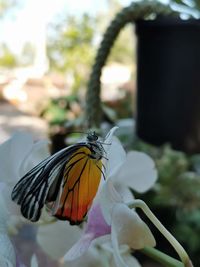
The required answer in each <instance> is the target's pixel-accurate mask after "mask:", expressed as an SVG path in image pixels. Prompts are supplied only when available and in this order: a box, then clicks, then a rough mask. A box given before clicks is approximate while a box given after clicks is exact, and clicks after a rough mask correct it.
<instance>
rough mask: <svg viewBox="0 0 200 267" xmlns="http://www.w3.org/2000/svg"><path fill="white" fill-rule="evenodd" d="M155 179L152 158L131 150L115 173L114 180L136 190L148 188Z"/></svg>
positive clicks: (155, 172)
mask: <svg viewBox="0 0 200 267" xmlns="http://www.w3.org/2000/svg"><path fill="white" fill-rule="evenodd" d="M156 179H157V170H156V169H155V164H154V162H153V160H152V159H151V158H150V157H149V156H148V155H146V154H145V153H142V152H135V151H131V152H129V153H128V154H127V159H126V161H125V162H124V164H123V165H122V166H121V168H120V170H119V172H118V173H117V175H116V180H117V181H118V182H121V183H123V184H124V185H126V186H129V187H131V188H132V189H134V190H135V191H137V192H140V193H143V192H145V191H147V190H149V189H150V188H151V187H152V186H153V185H154V183H155V181H156Z"/></svg>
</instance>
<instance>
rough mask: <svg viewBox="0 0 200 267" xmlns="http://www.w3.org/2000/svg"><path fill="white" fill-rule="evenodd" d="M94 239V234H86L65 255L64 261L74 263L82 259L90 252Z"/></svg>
mask: <svg viewBox="0 0 200 267" xmlns="http://www.w3.org/2000/svg"><path fill="white" fill-rule="evenodd" d="M93 239H94V235H93V234H92V233H88V234H84V235H83V236H82V237H81V239H79V241H78V242H76V243H75V244H74V245H73V247H71V248H70V250H69V251H68V252H67V253H66V254H65V256H64V258H63V259H64V261H73V260H75V259H77V258H79V257H81V256H82V255H83V254H84V253H85V252H86V251H87V250H88V248H89V246H90V244H91V242H92V240H93Z"/></svg>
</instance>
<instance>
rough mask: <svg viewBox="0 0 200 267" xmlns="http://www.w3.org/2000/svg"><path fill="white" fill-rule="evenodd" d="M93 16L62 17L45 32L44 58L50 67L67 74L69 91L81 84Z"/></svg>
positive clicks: (90, 51) (89, 57)
mask: <svg viewBox="0 0 200 267" xmlns="http://www.w3.org/2000/svg"><path fill="white" fill-rule="evenodd" d="M95 27H96V24H95V19H93V18H92V17H90V16H88V15H86V14H85V15H83V16H81V17H79V18H76V17H64V18H63V19H62V20H61V22H59V23H58V24H57V25H55V26H52V29H51V32H50V33H49V41H48V57H49V60H50V67H51V69H54V70H58V71H61V72H63V73H67V76H68V77H69V79H71V80H72V90H73V91H77V90H78V89H80V88H83V87H85V85H86V81H87V79H86V77H88V75H89V72H90V68H91V64H92V59H93V57H94V47H93V38H94V32H95Z"/></svg>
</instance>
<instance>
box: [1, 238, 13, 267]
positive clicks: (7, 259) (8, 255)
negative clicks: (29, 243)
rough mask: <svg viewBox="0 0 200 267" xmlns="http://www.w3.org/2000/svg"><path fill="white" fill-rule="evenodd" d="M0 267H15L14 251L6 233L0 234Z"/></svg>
mask: <svg viewBox="0 0 200 267" xmlns="http://www.w3.org/2000/svg"><path fill="white" fill-rule="evenodd" d="M6 264H7V265H6ZM0 266H6V267H7V266H12V267H15V266H16V255H15V250H14V247H13V245H12V242H11V241H10V239H9V237H8V235H7V233H0Z"/></svg>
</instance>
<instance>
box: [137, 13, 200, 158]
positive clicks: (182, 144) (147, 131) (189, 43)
mask: <svg viewBox="0 0 200 267" xmlns="http://www.w3.org/2000/svg"><path fill="white" fill-rule="evenodd" d="M136 33H137V37H138V45H137V70H138V71H137V135H138V136H139V137H140V138H142V139H143V140H144V141H146V142H149V143H152V144H155V145H161V144H163V143H166V142H170V143H171V144H172V146H173V147H174V148H176V149H180V150H183V151H186V152H190V153H194V152H200V20H181V19H178V18H171V17H170V18H169V17H167V18H159V19H156V20H153V21H138V22H137V23H136Z"/></svg>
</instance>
